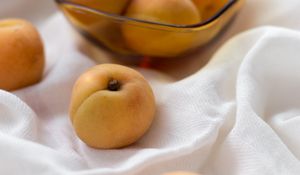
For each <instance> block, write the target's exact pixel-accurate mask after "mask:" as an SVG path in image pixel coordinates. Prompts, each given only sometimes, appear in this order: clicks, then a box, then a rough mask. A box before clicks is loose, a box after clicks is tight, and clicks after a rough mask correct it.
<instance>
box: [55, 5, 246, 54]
mask: <svg viewBox="0 0 300 175" xmlns="http://www.w3.org/2000/svg"><path fill="white" fill-rule="evenodd" d="M55 1H56V2H57V4H58V6H59V7H60V9H61V10H62V11H63V13H64V15H65V16H66V17H67V19H68V20H69V21H70V23H71V24H72V25H73V26H74V27H75V28H76V29H77V30H78V31H79V32H80V33H81V34H82V35H83V36H84V37H86V38H87V39H89V40H90V41H93V43H95V44H96V45H97V46H100V47H103V48H105V49H108V50H110V51H112V52H113V53H118V54H121V55H126V56H146V57H155V58H157V57H159V58H168V57H177V56H180V55H183V54H185V53H188V52H190V51H191V50H193V49H195V48H197V47H200V46H203V45H205V44H206V43H208V42H209V41H210V40H212V39H213V38H214V37H215V36H216V35H217V34H218V33H220V31H221V30H222V29H223V28H224V26H225V25H226V24H227V23H228V22H229V21H230V20H231V19H232V18H233V17H234V15H235V14H236V13H237V12H238V10H239V9H240V7H241V6H242V4H243V2H244V0H215V1H216V2H217V3H214V5H213V6H211V7H210V8H209V9H208V10H206V11H205V13H204V15H203V18H204V19H203V20H202V22H200V23H197V24H193V25H174V24H164V23H157V22H151V21H145V20H140V19H135V18H129V17H126V16H122V15H118V14H113V13H108V12H105V11H101V10H99V9H96V8H93V7H92V6H91V5H82V4H80V3H76V0H55ZM86 1H88V0H86Z"/></svg>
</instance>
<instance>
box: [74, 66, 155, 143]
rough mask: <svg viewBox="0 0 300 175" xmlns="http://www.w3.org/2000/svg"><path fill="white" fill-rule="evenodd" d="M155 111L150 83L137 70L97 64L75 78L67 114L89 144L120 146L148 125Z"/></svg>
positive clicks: (142, 133)
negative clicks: (68, 113)
mask: <svg viewBox="0 0 300 175" xmlns="http://www.w3.org/2000/svg"><path fill="white" fill-rule="evenodd" d="M154 113H155V99H154V95H153V92H152V89H151V87H150V85H149V84H148V83H147V81H146V80H145V79H144V77H143V76H142V75H141V74H140V73H138V72H137V71H135V70H133V69H131V68H128V67H125V66H121V65H115V64H101V65H98V66H95V67H93V68H91V69H89V70H87V71H86V72H85V73H83V74H82V75H81V76H80V77H79V78H78V80H77V81H76V83H75V85H74V88H73V92H72V98H71V104H70V117H71V122H72V125H73V126H74V130H75V132H76V133H77V135H78V137H79V138H80V139H81V140H82V141H83V142H85V143H86V144H87V145H89V146H91V147H93V148H102V149H109V148H120V147H124V146H127V145H130V144H132V143H134V142H136V141H137V140H138V139H139V138H141V137H142V135H144V134H145V132H146V131H147V130H148V129H149V127H150V125H151V123H152V120H153V117H154Z"/></svg>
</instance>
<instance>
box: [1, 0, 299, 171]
mask: <svg viewBox="0 0 300 175" xmlns="http://www.w3.org/2000/svg"><path fill="white" fill-rule="evenodd" d="M25 1H26V3H25ZM299 7H300V1H299V0H287V1H281V0H264V1H260V0H249V1H248V2H247V3H246V6H245V7H244V8H243V10H242V11H241V13H240V15H239V16H238V17H237V19H236V20H235V21H234V23H232V25H231V26H230V27H229V28H228V29H227V30H226V31H225V33H224V34H223V35H222V36H220V37H218V39H217V40H215V41H214V42H213V43H211V44H210V45H209V46H207V47H205V48H204V49H200V51H199V54H197V55H196V56H191V58H187V59H186V60H185V62H184V63H185V64H182V63H183V62H182V61H181V60H174V61H171V63H170V65H169V66H168V67H166V68H165V69H163V70H161V71H157V70H147V69H138V70H139V71H140V72H141V73H143V74H144V75H145V77H146V78H147V79H148V80H149V81H150V83H151V85H152V87H153V89H154V93H155V96H156V98H157V114H156V116H155V120H154V123H153V125H152V127H151V129H150V131H149V132H148V133H147V134H146V135H145V136H144V137H143V138H142V139H141V140H140V141H139V142H137V143H136V144H134V145H132V146H130V147H127V148H124V149H117V150H96V149H92V148H89V147H87V146H86V145H85V144H84V143H82V142H81V141H80V140H79V139H78V138H77V137H76V136H75V134H74V132H73V130H72V127H71V125H70V121H69V118H68V114H67V111H68V105H69V100H70V95H71V94H70V93H71V88H72V86H73V83H74V81H75V80H76V78H77V77H78V76H79V75H80V74H81V73H82V72H83V71H84V70H86V69H87V68H89V67H91V66H93V65H95V63H94V62H93V61H92V60H90V59H88V58H87V56H86V55H85V54H83V53H82V52H80V51H78V49H77V46H76V42H75V40H74V35H73V34H72V32H70V30H71V28H70V26H69V25H68V24H67V22H66V20H65V19H64V18H63V16H62V15H61V14H60V13H58V12H56V10H55V7H54V4H53V2H52V1H45V0H43V1H42V0H41V1H33V0H15V1H13V2H12V1H6V0H1V1H0V17H1V18H3V17H8V16H10V17H11V16H19V17H24V18H26V19H30V20H31V21H33V22H34V23H35V24H36V25H38V27H39V30H40V32H41V34H42V36H43V40H44V42H45V46H46V51H47V67H46V71H45V75H44V79H43V80H42V81H41V82H40V83H38V84H36V85H34V86H31V87H28V88H24V89H20V90H17V91H14V92H11V93H9V92H5V91H0V155H1V156H0V174H3V175H4V174H10V175H19V174H22V175H27V174H28V175H32V174H37V175H42V174H43V175H44V174H45V175H46V174H47V175H158V174H160V173H162V172H166V171H174V170H190V171H195V172H201V173H203V174H204V175H260V174H261V175H274V174H280V175H298V174H300V162H299V159H300V137H299V133H300V127H299V126H300V93H299V90H300V69H299V68H300V54H299V53H300V32H299V31H297V30H299V29H300V22H299V17H300V11H299V10H298V9H299ZM20 8H21V9H22V10H20ZM2 9H3V10H2ZM30 9H31V10H30ZM42 9H45V10H42ZM31 13H32V14H31ZM38 14H40V15H38ZM265 25H273V26H274V25H276V26H281V27H286V28H290V29H285V28H279V27H268V26H265ZM260 26H264V27H260ZM250 28H253V29H252V30H249V31H246V32H243V33H241V34H238V33H240V32H241V31H244V30H246V29H250ZM291 29H294V30H291ZM236 34H238V35H237V36H234V35H236ZM225 41H226V42H225ZM217 48H218V49H217ZM212 55H213V56H212ZM206 58H210V62H209V63H208V64H207V65H206V66H204V67H203V68H201V67H202V66H203V64H204V62H203V61H202V60H205V59H206ZM179 65H180V66H181V67H180V69H179ZM200 68H201V69H200Z"/></svg>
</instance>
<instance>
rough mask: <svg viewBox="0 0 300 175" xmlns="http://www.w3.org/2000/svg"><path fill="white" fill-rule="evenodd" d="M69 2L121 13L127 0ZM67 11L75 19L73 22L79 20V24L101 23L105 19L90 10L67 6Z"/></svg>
mask: <svg viewBox="0 0 300 175" xmlns="http://www.w3.org/2000/svg"><path fill="white" fill-rule="evenodd" d="M70 2H73V3H75V4H79V5H82V6H84V7H89V8H91V9H95V10H100V11H103V12H107V13H111V14H121V13H122V12H123V10H124V9H125V7H126V5H127V3H128V0H118V1H114V0H71V1H70ZM67 12H68V13H69V14H70V15H71V17H72V19H73V20H75V21H74V22H79V23H81V25H87V26H89V25H94V24H99V23H100V24H101V23H103V21H105V20H107V19H106V17H104V16H102V15H95V13H93V12H91V11H86V10H80V9H76V10H75V9H69V8H67Z"/></svg>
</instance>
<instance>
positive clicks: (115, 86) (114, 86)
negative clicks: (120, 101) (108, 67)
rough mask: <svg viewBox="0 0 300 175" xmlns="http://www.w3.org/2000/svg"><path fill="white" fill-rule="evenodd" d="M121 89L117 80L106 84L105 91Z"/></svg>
mask: <svg viewBox="0 0 300 175" xmlns="http://www.w3.org/2000/svg"><path fill="white" fill-rule="evenodd" d="M120 87H121V84H120V83H119V81H118V80H115V79H112V80H110V81H109V82H108V86H107V89H108V90H110V91H118V90H119V89H120Z"/></svg>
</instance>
